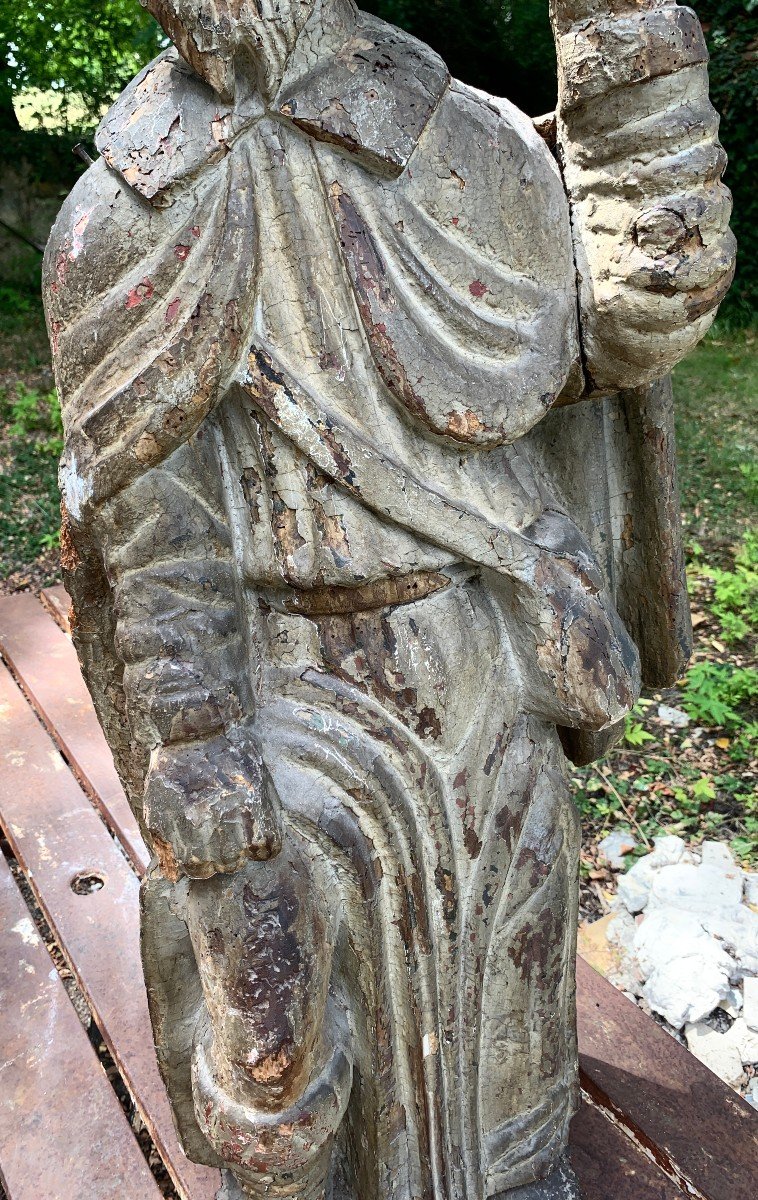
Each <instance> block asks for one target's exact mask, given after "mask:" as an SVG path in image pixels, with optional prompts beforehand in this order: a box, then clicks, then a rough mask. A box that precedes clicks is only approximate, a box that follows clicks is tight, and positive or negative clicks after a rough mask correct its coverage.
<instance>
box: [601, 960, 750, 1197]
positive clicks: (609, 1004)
mask: <svg viewBox="0 0 758 1200" xmlns="http://www.w3.org/2000/svg"><path fill="white" fill-rule="evenodd" d="M577 984H578V1024H579V1054H580V1065H581V1078H582V1087H583V1089H584V1090H585V1092H586V1093H587V1094H588V1095H589V1097H590V1099H591V1100H592V1102H593V1104H595V1105H597V1106H598V1107H599V1108H601V1109H603V1110H604V1111H606V1112H608V1113H609V1114H611V1115H612V1117H613V1119H614V1120H615V1121H617V1122H618V1123H619V1125H621V1126H622V1127H623V1128H624V1129H625V1130H626V1131H627V1133H628V1134H629V1136H630V1137H632V1139H633V1140H634V1141H636V1142H637V1143H638V1144H639V1145H640V1146H642V1147H644V1148H645V1149H646V1150H647V1152H648V1153H649V1154H651V1155H652V1156H653V1157H654V1158H655V1160H656V1162H658V1163H659V1164H660V1165H661V1167H662V1168H663V1170H664V1171H665V1172H666V1173H667V1174H668V1175H669V1176H670V1177H671V1178H672V1179H673V1180H674V1181H675V1182H676V1183H677V1185H678V1186H679V1187H680V1188H681V1189H682V1190H683V1191H684V1192H685V1194H687V1195H690V1196H696V1197H701V1198H703V1200H736V1198H737V1197H740V1198H742V1197H745V1200H748V1197H752V1196H755V1195H756V1194H757V1193H758V1185H757V1184H756V1164H758V1113H756V1112H755V1110H754V1109H752V1108H751V1107H750V1105H749V1104H746V1103H745V1101H744V1100H743V1099H742V1098H741V1097H740V1096H738V1095H737V1093H736V1092H733V1091H732V1089H731V1088H729V1087H727V1086H726V1084H724V1083H722V1082H721V1080H720V1079H718V1078H717V1077H716V1076H715V1075H713V1074H712V1073H711V1072H710V1071H709V1070H708V1069H707V1068H706V1067H704V1066H703V1065H702V1063H700V1062H698V1060H697V1059H696V1058H695V1057H694V1056H693V1055H692V1054H690V1053H689V1051H688V1050H686V1049H685V1047H684V1046H681V1045H680V1044H679V1042H677V1041H676V1040H675V1039H674V1038H673V1037H671V1036H670V1035H669V1034H667V1033H665V1032H664V1030H662V1029H661V1028H660V1027H659V1026H658V1025H656V1024H655V1022H654V1021H651V1020H650V1018H649V1017H647V1016H646V1015H645V1014H644V1013H643V1012H642V1011H641V1010H640V1009H639V1008H638V1007H637V1005H636V1004H633V1003H632V1002H631V1001H630V1000H627V998H626V997H625V996H624V995H622V993H621V992H619V991H617V990H616V988H614V987H612V985H611V984H610V983H608V981H607V980H605V979H603V977H602V976H601V975H598V974H597V972H596V971H594V970H593V969H592V967H590V966H589V964H588V963H586V962H584V961H583V960H581V959H580V960H579V962H578V964H577Z"/></svg>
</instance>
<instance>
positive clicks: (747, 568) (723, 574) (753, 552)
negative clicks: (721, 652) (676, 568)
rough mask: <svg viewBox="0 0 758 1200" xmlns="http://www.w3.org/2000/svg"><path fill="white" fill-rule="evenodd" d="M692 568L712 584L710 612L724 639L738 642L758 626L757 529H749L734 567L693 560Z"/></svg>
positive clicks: (728, 641) (729, 641)
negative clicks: (729, 569)
mask: <svg viewBox="0 0 758 1200" xmlns="http://www.w3.org/2000/svg"><path fill="white" fill-rule="evenodd" d="M693 569H694V570H696V571H697V573H698V574H699V575H700V576H701V577H704V578H706V579H709V580H710V581H711V583H712V585H713V600H712V601H711V604H710V609H711V612H712V613H713V614H714V616H716V617H717V618H718V620H719V622H720V625H721V636H722V638H723V640H724V641H725V642H727V643H734V642H740V641H742V640H743V639H744V638H746V637H747V636H748V635H749V634H750V633H751V631H754V630H755V629H758V532H756V531H754V530H749V531H748V532H747V533H746V534H745V538H744V541H743V543H742V545H741V547H740V549H739V550H738V552H737V554H736V556H735V560H734V570H733V571H724V570H721V568H720V567H713V566H709V565H707V564H706V563H705V562H703V561H702V560H699V559H698V560H696V562H695V564H694V567H693Z"/></svg>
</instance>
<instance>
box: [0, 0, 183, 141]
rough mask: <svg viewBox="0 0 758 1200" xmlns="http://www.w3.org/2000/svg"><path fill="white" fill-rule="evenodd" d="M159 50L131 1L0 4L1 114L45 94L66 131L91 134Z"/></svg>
mask: <svg viewBox="0 0 758 1200" xmlns="http://www.w3.org/2000/svg"><path fill="white" fill-rule="evenodd" d="M163 44H164V39H163V35H162V32H161V30H160V29H159V27H158V25H157V24H156V22H155V21H154V20H153V18H152V17H151V16H150V15H149V14H148V13H146V12H145V10H144V9H143V8H141V7H140V5H139V4H138V3H137V0H99V3H98V4H97V5H96V6H94V7H93V5H92V4H91V3H90V2H89V0H0V67H1V66H2V64H4V70H2V71H1V72H0V107H2V103H3V98H5V101H6V103H7V99H8V95H9V94H10V95H17V94H18V93H19V92H23V91H27V90H28V89H39V90H40V91H41V92H50V91H52V92H56V93H58V94H60V95H61V97H62V98H63V110H62V115H63V117H64V120H66V123H67V124H69V123H71V124H76V125H82V126H84V127H86V126H91V125H92V124H94V123H95V122H96V121H97V119H98V117H99V114H100V113H101V112H102V110H103V108H104V106H105V105H107V104H109V103H110V101H111V100H113V98H114V97H115V96H117V95H118V93H119V92H120V91H121V90H122V89H123V88H124V87H125V86H126V84H127V83H128V82H129V80H130V79H131V78H132V76H134V75H135V74H136V72H137V71H138V70H139V69H140V67H142V66H143V65H144V64H145V63H146V62H149V61H150V59H151V58H154V57H155V55H156V54H157V53H159V51H160V48H161V46H162V45H163ZM3 93H4V96H3ZM74 113H76V114H78V115H77V116H73V115H72V114H74ZM67 118H70V120H68V119H67Z"/></svg>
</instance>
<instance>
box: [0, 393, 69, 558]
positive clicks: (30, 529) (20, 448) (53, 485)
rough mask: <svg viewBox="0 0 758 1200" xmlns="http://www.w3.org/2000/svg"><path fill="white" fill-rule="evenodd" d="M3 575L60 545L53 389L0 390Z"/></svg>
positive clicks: (56, 415)
mask: <svg viewBox="0 0 758 1200" xmlns="http://www.w3.org/2000/svg"><path fill="white" fill-rule="evenodd" d="M0 429H2V437H1V438H0V466H1V467H2V469H1V470H0V545H1V546H2V567H1V568H0V579H7V578H8V576H9V575H11V574H13V573H14V572H16V571H18V570H20V569H21V568H22V567H23V566H25V565H27V564H30V563H33V562H34V561H35V560H36V559H37V558H39V556H40V555H41V554H44V553H45V552H46V551H49V550H51V549H52V548H53V547H54V546H56V545H57V544H58V538H59V532H58V529H59V524H60V500H59V495H58V480H57V471H58V459H59V457H60V453H61V450H62V446H63V442H62V436H61V435H62V429H61V417H60V405H59V403H58V398H57V396H56V394H55V392H54V391H48V392H46V393H45V392H40V391H37V390H36V389H33V388H28V387H26V386H25V385H24V384H23V383H17V384H16V385H15V387H12V388H10V389H0Z"/></svg>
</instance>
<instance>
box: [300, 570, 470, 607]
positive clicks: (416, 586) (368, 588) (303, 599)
mask: <svg viewBox="0 0 758 1200" xmlns="http://www.w3.org/2000/svg"><path fill="white" fill-rule="evenodd" d="M450 582H451V581H450V579H449V578H448V576H447V575H442V574H440V573H439V571H413V572H411V573H410V574H409V575H401V576H398V577H394V576H391V577H388V578H386V579H375V580H372V582H371V583H360V584H357V585H356V586H355V587H342V586H340V585H337V584H332V585H331V586H329V587H315V588H293V589H292V590H291V591H288V592H287V594H286V599H285V600H284V601H283V607H284V610H285V612H290V613H301V614H302V615H303V616H306V617H332V616H340V615H344V614H347V613H358V612H364V611H366V610H370V609H376V608H391V607H393V606H395V605H398V604H413V603H414V602H415V601H416V600H423V599H424V598H425V597H426V596H431V595H432V593H433V592H439V591H441V589H442V588H446V587H448V586H449V585H450Z"/></svg>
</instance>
